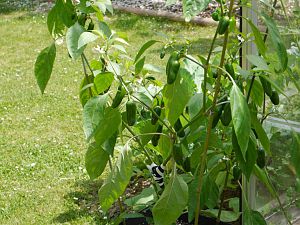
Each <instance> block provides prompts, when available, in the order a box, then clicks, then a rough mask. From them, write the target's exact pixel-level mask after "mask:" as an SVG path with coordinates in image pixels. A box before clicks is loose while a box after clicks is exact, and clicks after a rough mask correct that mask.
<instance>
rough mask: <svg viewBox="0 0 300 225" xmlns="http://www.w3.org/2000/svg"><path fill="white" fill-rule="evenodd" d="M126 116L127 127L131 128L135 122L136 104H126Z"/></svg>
mask: <svg viewBox="0 0 300 225" xmlns="http://www.w3.org/2000/svg"><path fill="white" fill-rule="evenodd" d="M126 114H127V123H128V125H129V126H133V125H134V124H135V122H136V103H135V102H134V101H128V102H127V103H126Z"/></svg>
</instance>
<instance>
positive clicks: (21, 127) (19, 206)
mask: <svg viewBox="0 0 300 225" xmlns="http://www.w3.org/2000/svg"><path fill="white" fill-rule="evenodd" d="M108 22H109V23H110V24H111V25H112V27H113V28H114V29H115V30H118V31H122V32H126V33H128V39H129V40H128V41H129V43H131V44H132V45H131V46H129V47H128V48H127V50H128V52H129V54H131V56H132V57H134V55H135V53H136V51H137V50H138V49H139V47H140V46H141V45H142V44H143V43H144V42H145V41H146V40H149V39H158V40H163V38H162V37H161V36H159V35H158V34H157V33H158V32H161V33H166V34H168V35H170V36H174V37H175V36H177V37H178V38H179V40H180V42H181V43H184V41H185V40H184V39H183V37H184V36H186V37H189V38H190V41H191V43H192V46H193V53H194V54H197V53H202V54H203V53H205V51H207V49H208V44H209V40H210V39H211V38H212V35H213V32H214V29H215V28H202V27H198V26H192V25H187V24H180V23H171V22H167V21H164V20H157V19H153V18H142V17H138V16H134V15H128V14H121V13H117V14H116V15H115V16H112V17H111V16H110V17H109V18H108ZM0 34H1V35H0V88H1V89H0V224H14V225H15V224H61V223H65V224H106V222H104V221H103V220H102V219H101V214H100V213H99V209H98V206H97V189H98V188H99V186H100V185H101V180H100V179H99V180H97V181H90V180H89V177H88V176H87V173H86V171H85V169H84V167H85V166H84V155H85V151H86V147H87V144H86V142H85V140H84V134H83V131H82V108H81V105H80V103H79V98H78V92H79V85H80V82H81V79H82V77H83V73H82V68H81V64H80V61H76V62H74V61H72V60H70V59H69V57H68V54H67V52H66V49H65V47H64V46H58V47H57V60H56V62H55V66H54V70H53V75H52V77H51V80H50V82H49V85H48V87H47V88H46V92H45V94H44V95H43V96H42V95H41V94H40V92H39V89H38V87H37V84H36V81H35V78H34V74H33V68H34V62H35V58H36V56H37V54H38V53H39V51H40V50H42V49H43V48H44V47H47V46H48V45H49V44H50V43H51V37H50V36H49V34H48V32H47V26H46V16H45V15H43V14H32V13H29V12H11V13H9V14H0ZM179 44H180V43H179ZM198 49H200V50H201V52H198ZM159 51H160V48H159V47H158V46H157V47H154V48H153V49H152V50H151V51H150V53H151V54H150V56H149V57H148V58H147V60H148V63H151V62H157V61H159V60H158V58H159ZM88 57H89V58H90V59H91V58H92V57H96V55H93V53H89V54H88ZM160 64H161V65H163V61H160ZM163 75H164V74H161V75H157V76H163Z"/></svg>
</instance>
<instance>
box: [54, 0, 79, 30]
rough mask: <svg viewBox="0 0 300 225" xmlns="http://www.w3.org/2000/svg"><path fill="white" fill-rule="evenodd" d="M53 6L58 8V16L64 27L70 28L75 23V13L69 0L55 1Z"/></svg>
mask: <svg viewBox="0 0 300 225" xmlns="http://www.w3.org/2000/svg"><path fill="white" fill-rule="evenodd" d="M55 5H57V6H59V7H58V8H59V11H58V13H59V15H60V17H61V20H62V22H63V23H64V24H65V25H66V27H71V26H72V25H74V23H75V22H76V17H75V15H76V11H75V7H74V5H73V3H72V1H71V0H65V1H64V0H57V1H56V3H55Z"/></svg>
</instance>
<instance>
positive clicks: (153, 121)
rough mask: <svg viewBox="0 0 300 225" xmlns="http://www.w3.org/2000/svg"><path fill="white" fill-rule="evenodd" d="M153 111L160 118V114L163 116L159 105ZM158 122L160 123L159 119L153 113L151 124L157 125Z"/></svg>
mask: <svg viewBox="0 0 300 225" xmlns="http://www.w3.org/2000/svg"><path fill="white" fill-rule="evenodd" d="M153 111H154V112H155V113H156V114H157V115H158V116H160V114H161V107H160V106H158V105H157V106H155V107H154V109H153ZM157 121H158V117H157V116H156V115H155V114H154V113H152V118H151V124H152V125H155V124H156V123H157Z"/></svg>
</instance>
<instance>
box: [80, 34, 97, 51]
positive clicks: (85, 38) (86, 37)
mask: <svg viewBox="0 0 300 225" xmlns="http://www.w3.org/2000/svg"><path fill="white" fill-rule="evenodd" d="M98 38H99V36H98V35H96V34H93V33H92V32H83V33H82V34H81V35H80V37H79V39H78V48H79V49H80V48H81V47H83V46H85V45H87V44H88V43H91V42H93V41H95V40H97V39H98Z"/></svg>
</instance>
